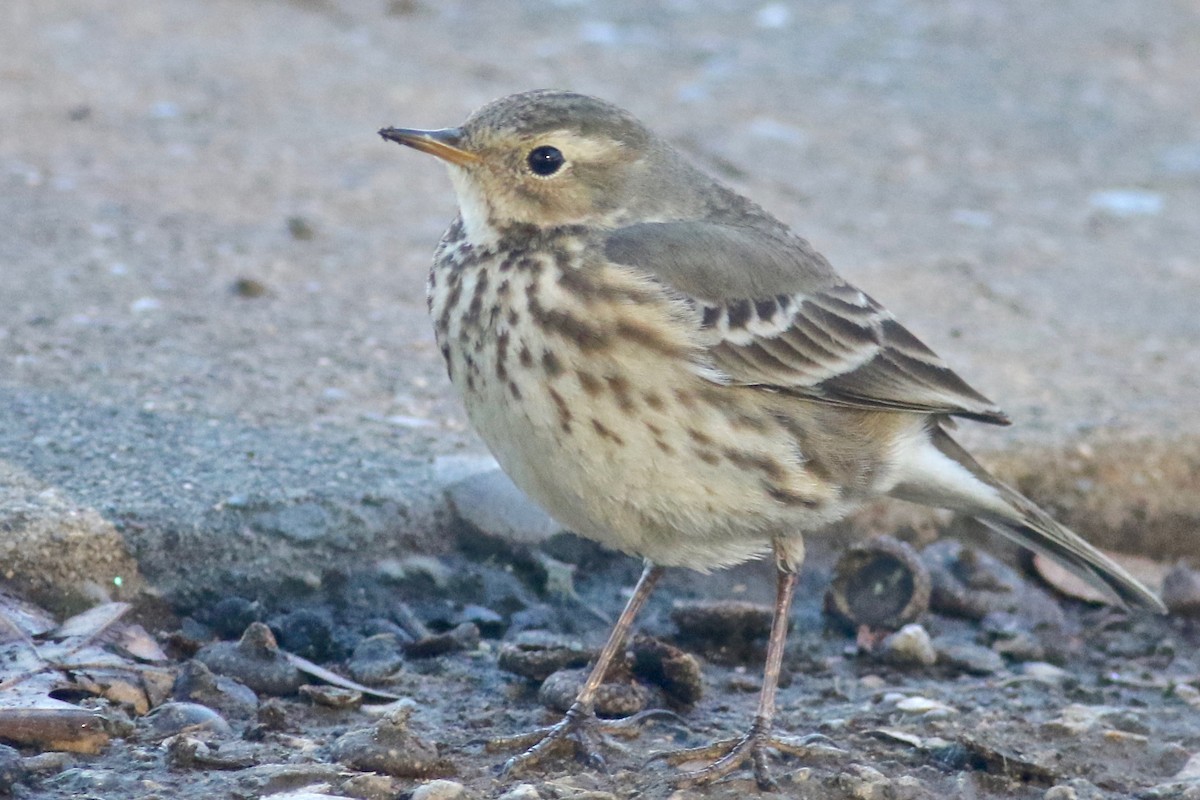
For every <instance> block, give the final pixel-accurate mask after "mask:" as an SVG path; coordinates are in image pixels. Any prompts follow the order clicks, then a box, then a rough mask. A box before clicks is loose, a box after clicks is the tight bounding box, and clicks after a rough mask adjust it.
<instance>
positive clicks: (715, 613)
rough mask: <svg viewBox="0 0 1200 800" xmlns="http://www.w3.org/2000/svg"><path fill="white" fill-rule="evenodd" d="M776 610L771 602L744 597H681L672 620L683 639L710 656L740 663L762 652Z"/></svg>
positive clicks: (675, 606) (727, 661) (672, 611)
mask: <svg viewBox="0 0 1200 800" xmlns="http://www.w3.org/2000/svg"><path fill="white" fill-rule="evenodd" d="M773 613H774V610H773V609H772V608H771V606H768V605H764V604H761V603H749V602H746V601H743V600H679V601H676V602H675V605H674V607H673V608H672V609H671V621H672V622H674V623H675V625H676V627H677V628H679V637H680V639H682V640H684V641H686V642H689V643H691V644H694V645H695V646H696V647H697V648H699V649H700V650H702V651H703V652H704V654H705V655H706V656H708V657H709V658H711V659H713V660H715V661H720V662H722V663H740V662H745V661H749V660H754V659H756V658H757V657H758V655H759V654H760V652H761V649H762V641H763V640H764V639H766V637H767V635H768V634H769V633H770V632H771V617H772V615H773Z"/></svg>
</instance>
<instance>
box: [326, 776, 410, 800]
mask: <svg viewBox="0 0 1200 800" xmlns="http://www.w3.org/2000/svg"><path fill="white" fill-rule="evenodd" d="M338 791H339V792H341V793H342V794H344V795H349V796H350V797H357V798H359V800H395V798H397V797H400V796H401V795H402V793H401V784H400V782H399V781H398V780H397V779H396V778H393V777H392V776H391V775H376V774H375V773H373V772H364V773H362V774H361V775H355V776H354V777H352V778H348V779H347V780H345V781H343V782H342V785H341V786H339V787H338Z"/></svg>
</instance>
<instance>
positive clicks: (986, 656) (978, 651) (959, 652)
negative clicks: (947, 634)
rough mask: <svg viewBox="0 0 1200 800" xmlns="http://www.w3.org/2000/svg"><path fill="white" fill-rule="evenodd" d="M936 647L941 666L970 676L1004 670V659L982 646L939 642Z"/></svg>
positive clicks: (935, 644)
mask: <svg viewBox="0 0 1200 800" xmlns="http://www.w3.org/2000/svg"><path fill="white" fill-rule="evenodd" d="M934 647H935V648H936V650H937V660H938V663H939V664H945V665H946V666H950V667H954V668H955V669H958V670H961V671H962V672H966V673H968V674H970V675H993V674H995V673H997V672H1001V671H1002V670H1003V669H1004V659H1003V658H1001V657H1000V654H999V653H997V652H996V651H994V650H991V649H989V648H987V647H983V646H982V645H977V644H970V643H968V642H962V643H954V642H943V641H938V642H935V643H934Z"/></svg>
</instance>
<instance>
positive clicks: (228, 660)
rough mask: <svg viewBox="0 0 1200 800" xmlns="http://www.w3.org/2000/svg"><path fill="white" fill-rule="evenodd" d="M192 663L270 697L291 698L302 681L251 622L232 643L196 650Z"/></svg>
mask: <svg viewBox="0 0 1200 800" xmlns="http://www.w3.org/2000/svg"><path fill="white" fill-rule="evenodd" d="M196 660H197V661H200V662H202V663H203V664H204V665H205V666H207V667H208V668H209V669H211V670H212V671H213V672H215V673H217V674H220V675H228V676H229V677H231V678H236V679H237V680H239V681H241V682H242V683H244V684H246V685H247V686H249V687H250V688H251V689H253V690H254V691H256V692H259V693H261V694H271V695H289V694H295V693H296V690H298V689H299V688H300V686H301V685H302V684H303V683H304V677H303V676H302V675H301V674H300V670H298V669H297V668H296V667H295V666H294V665H293V664H292V663H291V662H290V661H288V660H287V657H286V656H284V655H283V653H281V652H279V646H278V645H277V644H276V643H275V636H274V634H272V633H271V629H270V628H268V627H267V626H266V625H264V624H263V623H261V622H253V623H251V624H250V626H249V627H247V628H246V632H245V633H243V634H242V638H241V639H239V640H238V641H237V643H236V644H235V643H233V642H214V643H213V644H209V645H205V646H204V647H202V648H200V652H198V653H196Z"/></svg>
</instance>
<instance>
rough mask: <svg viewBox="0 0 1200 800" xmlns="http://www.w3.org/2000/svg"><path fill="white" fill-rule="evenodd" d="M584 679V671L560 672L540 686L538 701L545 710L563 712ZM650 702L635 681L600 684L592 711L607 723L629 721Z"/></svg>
mask: <svg viewBox="0 0 1200 800" xmlns="http://www.w3.org/2000/svg"><path fill="white" fill-rule="evenodd" d="M587 676H588V671H587V670H585V669H564V670H559V671H558V672H556V673H554V674H553V675H551V676H550V677H548V678H546V680H545V681H543V682H542V686H541V688H540V689H539V690H538V700H539V701H541V703H542V705H544V706H546V707H547V708H551V709H553V710H555V711H562V712H565V711H566V710H567V709H568V708H570V707H571V704H572V703H573V702H575V696H576V695H578V694H579V690H580V689H581V688H583V684H584V681H586V680H587ZM649 702H650V692H649V690H648V689H646V687H645V686H642V685H641V684H639V683H637V682H636V681H618V682H613V683H602V684H600V687H599V688H598V689H596V698H595V711H596V715H597V716H600V717H607V718H609V719H616V718H620V717H629V716H633V715H634V714H636V713H638V712H639V711H642V710H643V709H645V708H646V705H647V703H649Z"/></svg>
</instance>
